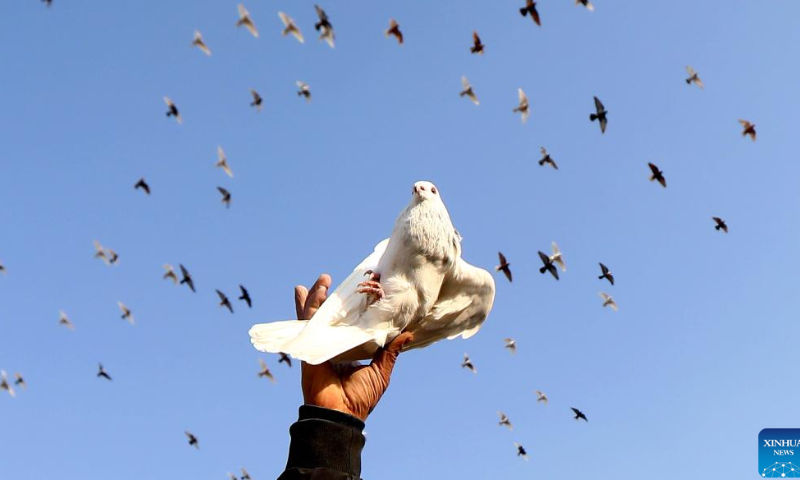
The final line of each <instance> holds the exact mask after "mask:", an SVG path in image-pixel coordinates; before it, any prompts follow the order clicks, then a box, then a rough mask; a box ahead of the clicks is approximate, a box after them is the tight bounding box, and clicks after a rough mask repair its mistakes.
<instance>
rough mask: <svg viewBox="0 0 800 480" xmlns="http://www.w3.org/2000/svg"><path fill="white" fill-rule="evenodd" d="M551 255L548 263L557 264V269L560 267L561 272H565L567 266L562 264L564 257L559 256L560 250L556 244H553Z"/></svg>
mask: <svg viewBox="0 0 800 480" xmlns="http://www.w3.org/2000/svg"><path fill="white" fill-rule="evenodd" d="M552 246H553V254H552V255H550V261H551V262H553V263H557V264H558V266H559V267H561V271H562V272H566V271H567V264H566V263H564V256H563V255H561V250H560V249H559V248H558V245H557V244H556V242H553V245H552Z"/></svg>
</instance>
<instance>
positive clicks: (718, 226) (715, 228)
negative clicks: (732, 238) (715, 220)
mask: <svg viewBox="0 0 800 480" xmlns="http://www.w3.org/2000/svg"><path fill="white" fill-rule="evenodd" d="M720 228H722V226H720V225H717V226H715V227H714V230H719V229H720Z"/></svg>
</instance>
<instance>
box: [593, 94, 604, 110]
mask: <svg viewBox="0 0 800 480" xmlns="http://www.w3.org/2000/svg"><path fill="white" fill-rule="evenodd" d="M594 108H596V109H597V112H598V113H600V112H602V111H603V110H605V109H606V107H604V106H603V102H601V101H600V99H599V98H597V97H594Z"/></svg>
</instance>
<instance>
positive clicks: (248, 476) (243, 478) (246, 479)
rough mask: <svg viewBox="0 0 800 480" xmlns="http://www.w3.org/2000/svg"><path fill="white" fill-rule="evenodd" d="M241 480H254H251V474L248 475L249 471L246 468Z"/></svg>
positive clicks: (243, 470)
mask: <svg viewBox="0 0 800 480" xmlns="http://www.w3.org/2000/svg"><path fill="white" fill-rule="evenodd" d="M241 480H253V479H251V478H250V474H249V473H247V470H245V469H244V467H242V478H241Z"/></svg>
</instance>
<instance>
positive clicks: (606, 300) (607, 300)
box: [600, 292, 619, 312]
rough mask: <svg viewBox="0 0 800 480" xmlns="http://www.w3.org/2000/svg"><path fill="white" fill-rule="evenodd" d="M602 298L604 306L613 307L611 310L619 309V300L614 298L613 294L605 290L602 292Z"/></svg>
mask: <svg viewBox="0 0 800 480" xmlns="http://www.w3.org/2000/svg"><path fill="white" fill-rule="evenodd" d="M600 298H602V299H603V306H604V307H611V310H614V311H615V312H616V311H617V310H619V307H618V306H617V302H616V301H615V300H614V298H613V297H612V296H611V295H609V294H607V293H605V292H600Z"/></svg>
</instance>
